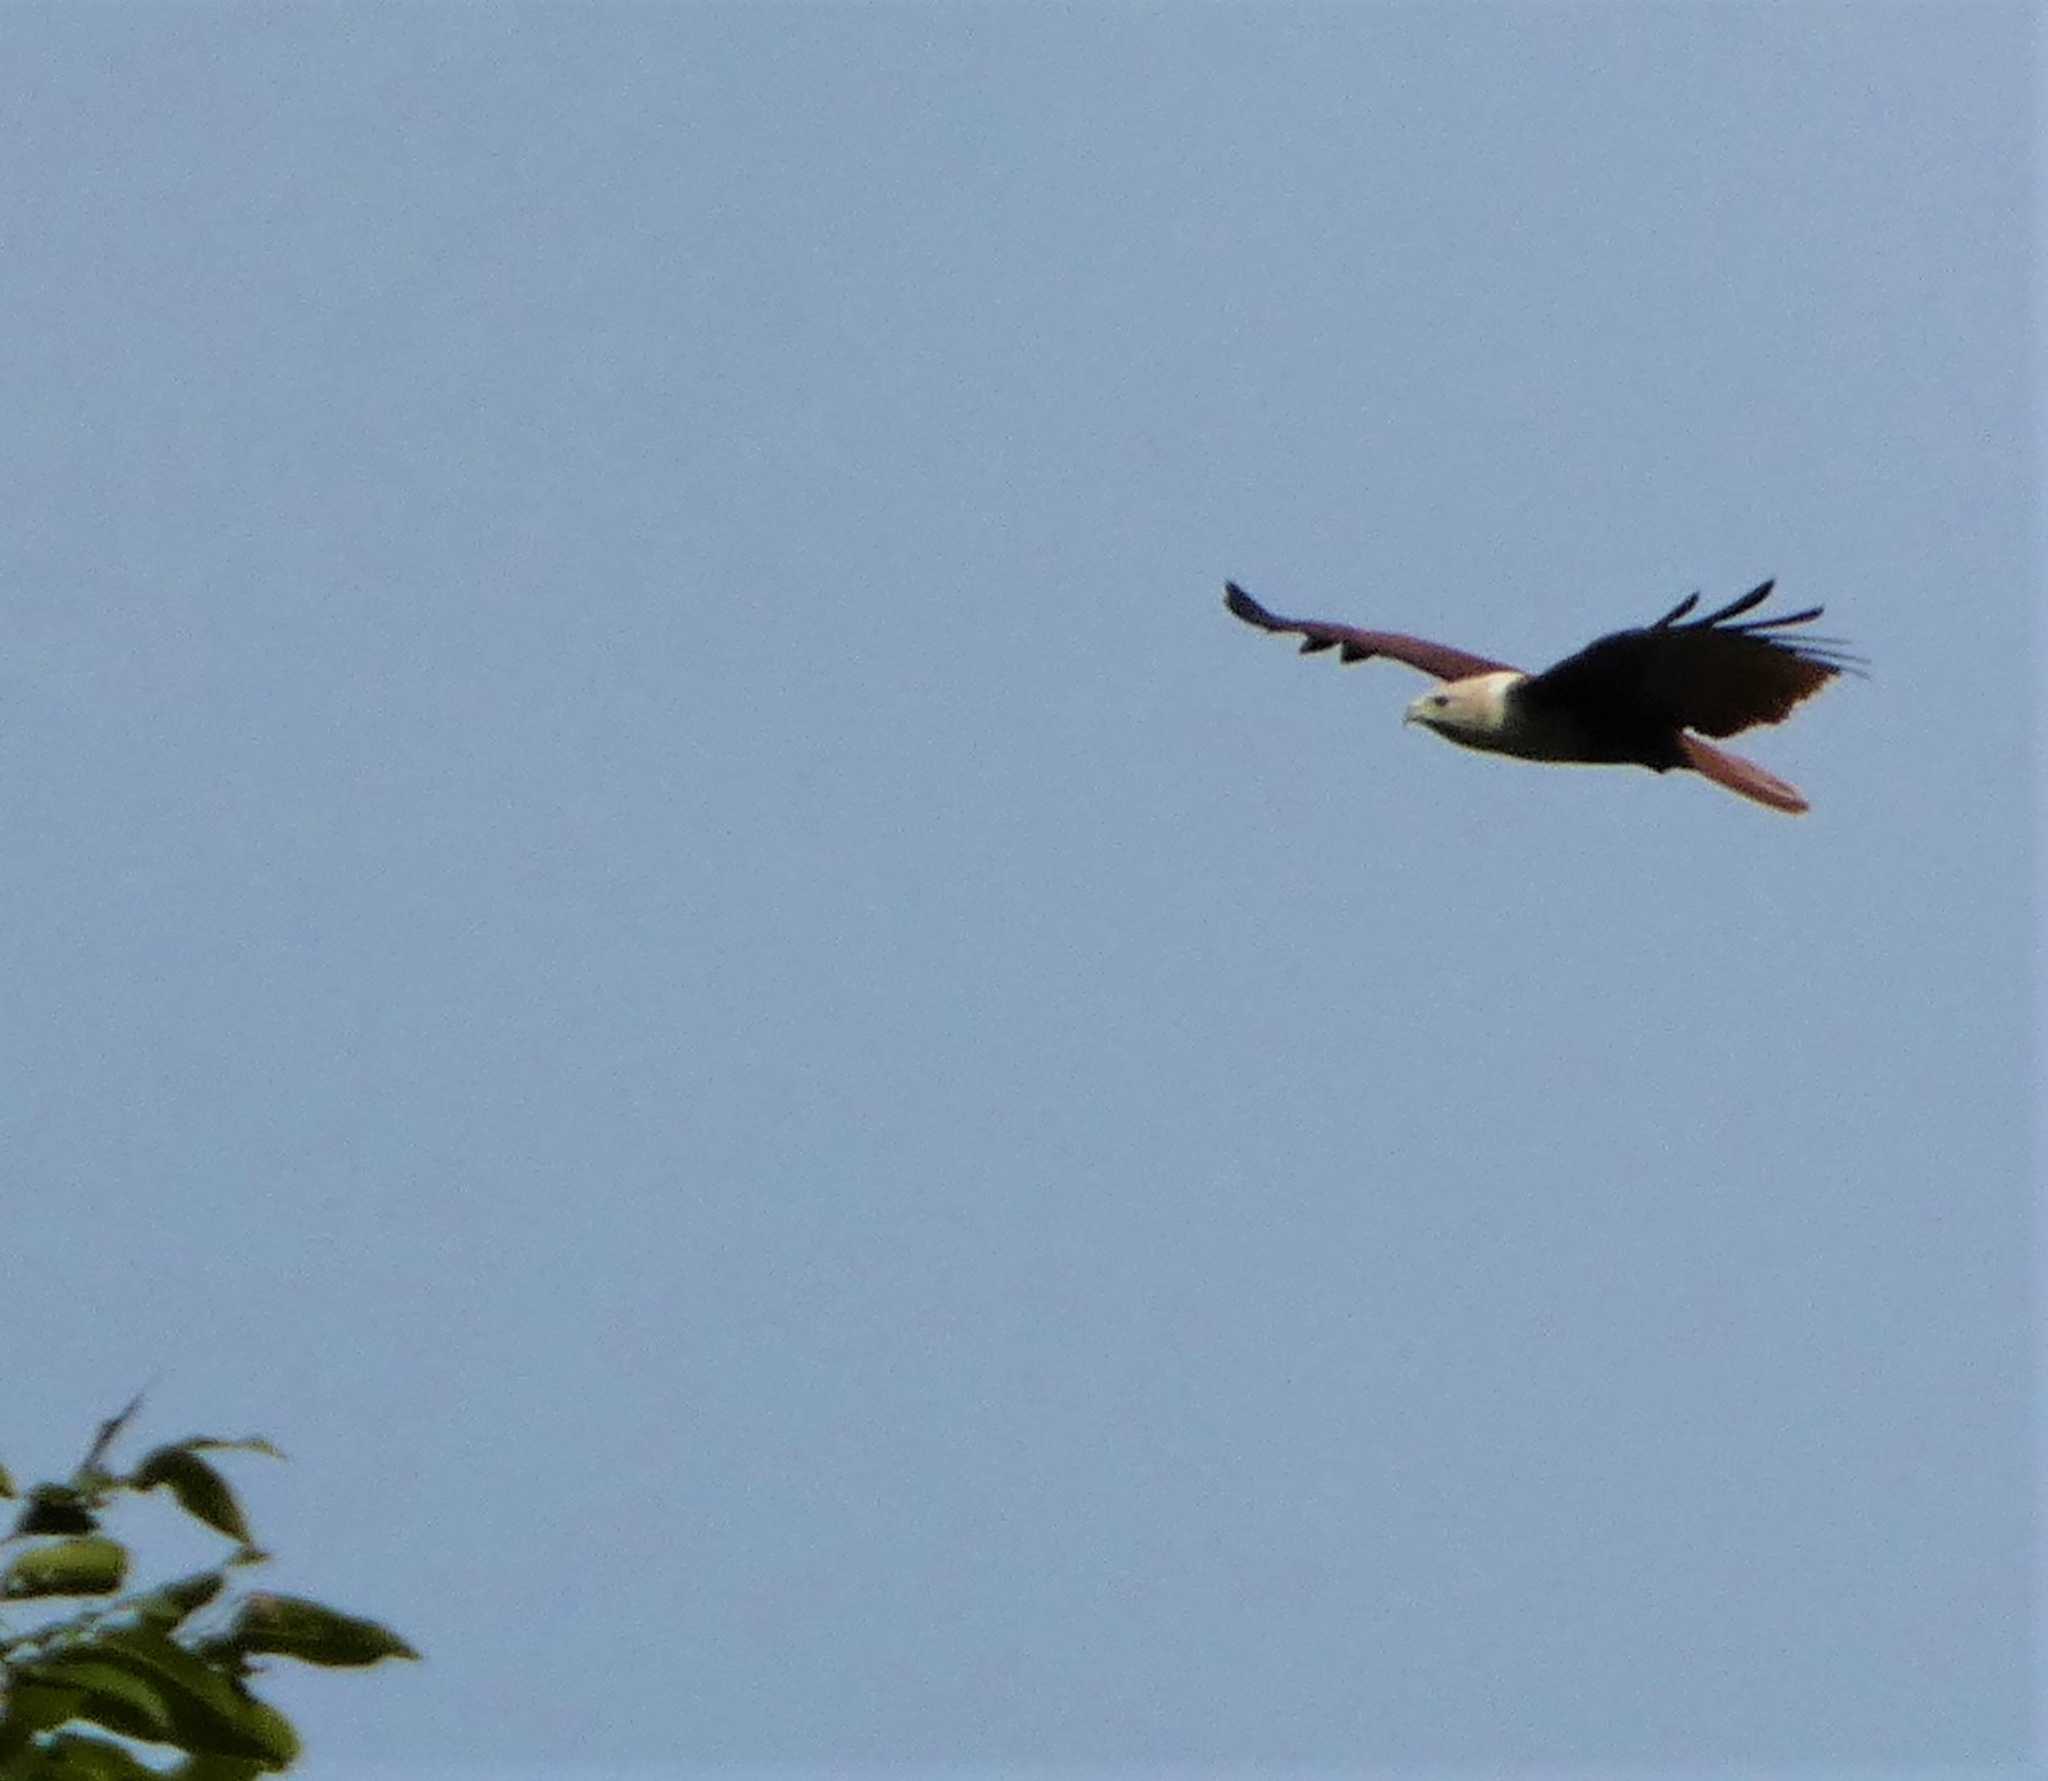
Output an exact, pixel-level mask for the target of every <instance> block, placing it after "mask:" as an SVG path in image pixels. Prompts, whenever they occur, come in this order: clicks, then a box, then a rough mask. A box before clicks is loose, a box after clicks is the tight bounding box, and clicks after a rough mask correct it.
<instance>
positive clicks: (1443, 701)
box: [1429, 693, 1451, 710]
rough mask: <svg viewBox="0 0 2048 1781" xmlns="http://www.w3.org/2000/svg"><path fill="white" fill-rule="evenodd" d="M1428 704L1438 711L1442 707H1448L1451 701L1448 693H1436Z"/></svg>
mask: <svg viewBox="0 0 2048 1781" xmlns="http://www.w3.org/2000/svg"><path fill="white" fill-rule="evenodd" d="M1429 702H1430V703H1431V704H1432V705H1434V706H1436V707H1437V708H1438V709H1439V710H1441V709H1442V708H1443V707H1444V706H1446V705H1448V704H1449V703H1450V702H1451V699H1450V695H1449V694H1448V693H1437V694H1434V695H1433V696H1432V697H1431V699H1430V701H1429Z"/></svg>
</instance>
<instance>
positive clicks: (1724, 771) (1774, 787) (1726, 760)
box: [1678, 732, 1807, 816]
mask: <svg viewBox="0 0 2048 1781" xmlns="http://www.w3.org/2000/svg"><path fill="white" fill-rule="evenodd" d="M1678 748H1679V752H1680V753H1681V754H1683V755H1684V756H1685V764H1686V765H1687V766H1688V767H1690V768H1692V769H1693V771H1694V772H1696V773H1699V774H1702V775H1703V776H1704V777H1706V778H1708V779H1711V780H1712V781H1713V782H1714V783H1715V784H1716V785H1725V786H1726V787H1727V788H1728V789H1729V790H1730V791H1731V792H1739V793H1741V794H1742V796H1743V797H1745V798H1754V799H1755V800H1756V801H1757V802H1758V803H1759V804H1768V805H1769V806H1770V807H1771V808H1772V809H1773V810H1783V811H1785V812H1787V813H1788V814H1790V815H1793V816H1798V815H1799V814H1801V813H1802V812H1803V811H1804V810H1806V808H1807V802H1806V800H1805V799H1804V798H1802V797H1801V796H1800V795H1799V788H1798V787H1797V786H1793V785H1787V784H1786V783H1785V782H1784V781H1783V780H1782V779H1780V778H1778V777H1777V775H1776V774H1773V773H1766V772H1765V771H1764V770H1763V768H1761V767H1759V766H1758V765H1757V764H1756V762H1754V761H1746V760H1744V759H1743V758H1742V756H1740V755H1739V754H1730V753H1729V752H1728V751H1727V750H1726V749H1725V748H1716V747H1715V746H1714V745H1713V744H1712V743H1711V742H1702V741H1701V740H1700V739H1699V737H1697V736H1695V735H1692V734H1691V733H1689V732H1681V733H1680V734H1679V738H1678Z"/></svg>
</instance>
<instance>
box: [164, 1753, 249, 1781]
mask: <svg viewBox="0 0 2048 1781" xmlns="http://www.w3.org/2000/svg"><path fill="white" fill-rule="evenodd" d="M269 1771H270V1765H269V1764H268V1763H263V1762H257V1761H255V1760H254V1759H253V1758H251V1757H247V1756H188V1757H186V1758H185V1760H184V1761H183V1762H181V1763H180V1764H178V1766H177V1767H176V1768H175V1769H167V1770H165V1771H163V1774H162V1777H161V1781H255V1778H256V1777H257V1776H258V1775H263V1774H268V1773H269Z"/></svg>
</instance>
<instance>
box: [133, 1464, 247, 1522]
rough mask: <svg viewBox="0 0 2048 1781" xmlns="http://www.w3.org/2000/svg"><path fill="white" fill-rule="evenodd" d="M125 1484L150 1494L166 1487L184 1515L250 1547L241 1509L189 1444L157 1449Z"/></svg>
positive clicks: (225, 1481)
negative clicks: (158, 1488)
mask: <svg viewBox="0 0 2048 1781" xmlns="http://www.w3.org/2000/svg"><path fill="white" fill-rule="evenodd" d="M128 1482H129V1483H130V1484H132V1485H133V1486H134V1487H135V1488H136V1489H137V1490H154V1489H156V1487H157V1486H158V1485H159V1484H167V1485H169V1486H170V1488H171V1495H173V1496H174V1497H176V1498H177V1499H178V1506H179V1508H181V1509H183V1510H184V1511H185V1513H186V1514H187V1515H190V1516H193V1517H195V1518H196V1519H197V1520H200V1521H203V1522H205V1523H206V1525H207V1526H208V1527H210V1528H215V1529H217V1530H219V1531H220V1532H221V1533H224V1534H226V1535H227V1537H228V1538H229V1539H230V1540H238V1541H240V1542H241V1544H242V1545H244V1546H248V1545H252V1544H254V1542H253V1540H252V1539H251V1537H250V1534H249V1524H248V1523H247V1522H246V1521H244V1520H243V1519H242V1506H241V1504H239V1503H237V1502H236V1501H235V1493H234V1492H233V1491H232V1490H230V1489H229V1488H228V1481H227V1480H226V1479H225V1478H223V1477H222V1476H221V1475H220V1474H219V1473H218V1472H216V1471H215V1470H214V1469H213V1467H211V1466H210V1465H208V1464H207V1463H206V1461H205V1460H203V1459H201V1458H200V1457H199V1456H198V1455H197V1454H196V1453H194V1452H193V1451H192V1450H191V1445H190V1443H182V1444H180V1445H179V1446H176V1447H159V1448H157V1449H156V1451H155V1452H153V1453H151V1454H149V1455H148V1456H147V1457H146V1458H145V1459H144V1460H143V1462H142V1464H141V1465H139V1466H137V1467H136V1468H135V1470H134V1472H133V1473H132V1474H131V1475H130V1476H129V1479H128Z"/></svg>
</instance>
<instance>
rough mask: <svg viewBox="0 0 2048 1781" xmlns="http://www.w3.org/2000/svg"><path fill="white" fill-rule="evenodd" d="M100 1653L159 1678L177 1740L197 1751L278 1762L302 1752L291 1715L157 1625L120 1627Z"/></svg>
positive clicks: (97, 1651) (103, 1643)
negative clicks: (278, 1708) (189, 1649)
mask: <svg viewBox="0 0 2048 1781" xmlns="http://www.w3.org/2000/svg"><path fill="white" fill-rule="evenodd" d="M95 1654H96V1655H97V1656H100V1657H102V1658H105V1659H107V1660H108V1661H111V1662H117V1663H121V1664H123V1665H124V1666H126V1667H128V1668H131V1669H134V1670H136V1671H137V1672H138V1673H140V1674H144V1675H146V1676H148V1677H149V1678H150V1679H151V1680H153V1681H154V1682H155V1683H156V1684H157V1686H158V1687H159V1688H160V1689H161V1690H162V1692H163V1700H164V1707H165V1710H166V1711H167V1712H168V1713H169V1715H170V1718H171V1724H172V1728H173V1730H174V1731H175V1733H176V1736H175V1738H173V1739H172V1740H171V1741H172V1742H174V1743H176V1744H178V1745H180V1746H181V1747H182V1748H184V1749H186V1750H188V1751H191V1752H193V1753H194V1754H197V1755H212V1756H241V1757H252V1758H254V1759H256V1760H257V1761H259V1762H263V1763H265V1764H267V1765H269V1766H270V1767H273V1768H282V1767H284V1766H285V1765H286V1764H287V1763H289V1762H290V1761H291V1760H292V1759H293V1758H294V1757H296V1756H297V1755H298V1751H299V1740H298V1734H297V1733H296V1732H294V1731H293V1730H292V1725H291V1721H290V1720H288V1719H286V1718H285V1716H284V1715H283V1714H282V1713H280V1712H278V1711H277V1710H276V1709H275V1708H274V1707H270V1706H266V1705H265V1704H264V1703H263V1702H262V1701H259V1700H257V1699H256V1697H255V1696H254V1695H252V1694H250V1693H249V1691H248V1690H247V1689H245V1688H244V1687H242V1686H241V1684H240V1683H239V1682H237V1681H236V1680H235V1679H234V1678H233V1677H232V1676H229V1675H225V1674H223V1673H222V1672H221V1671H220V1670H218V1669H216V1668H215V1667H213V1666H212V1665H211V1664H209V1663H207V1662H206V1661H205V1659H204V1658H202V1657H200V1656H198V1655H196V1654H195V1653H193V1652H190V1651H187V1650H186V1649H185V1647H184V1646H182V1645H180V1644H178V1643H177V1642H176V1641H175V1640H174V1639H171V1638H169V1637H168V1636H166V1635H165V1634H164V1633H163V1632H162V1631H161V1630H160V1629H159V1628H157V1627H154V1626H150V1625H147V1624H142V1625H137V1626H129V1627H119V1628H116V1629H115V1630H114V1631H111V1632H109V1633H106V1634H105V1635H104V1636H103V1637H102V1638H101V1639H100V1640H99V1642H98V1644H97V1646H96V1647H95Z"/></svg>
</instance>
